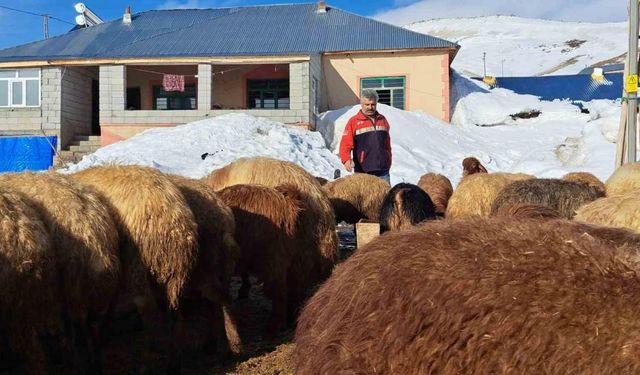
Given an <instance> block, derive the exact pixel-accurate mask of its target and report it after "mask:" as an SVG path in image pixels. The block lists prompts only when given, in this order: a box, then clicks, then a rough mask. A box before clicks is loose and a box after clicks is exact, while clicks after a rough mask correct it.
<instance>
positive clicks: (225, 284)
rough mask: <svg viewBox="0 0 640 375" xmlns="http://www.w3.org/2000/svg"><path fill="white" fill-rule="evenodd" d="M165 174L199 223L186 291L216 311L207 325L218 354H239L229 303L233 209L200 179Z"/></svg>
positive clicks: (236, 251)
mask: <svg viewBox="0 0 640 375" xmlns="http://www.w3.org/2000/svg"><path fill="white" fill-rule="evenodd" d="M167 176H168V177H169V179H170V180H171V182H173V183H174V184H175V185H176V186H177V187H178V189H179V190H180V192H181V193H182V195H183V197H184V198H185V200H186V202H187V204H188V206H189V208H191V211H192V212H193V215H194V218H195V220H196V223H197V226H198V247H199V252H198V260H197V262H196V265H195V268H194V270H193V271H192V274H191V278H190V280H189V283H188V287H187V288H188V291H187V292H188V293H189V294H191V295H199V296H200V297H204V298H205V299H206V300H207V301H208V302H210V303H212V304H213V310H215V311H214V315H213V316H212V317H210V318H211V319H212V322H211V324H210V326H211V327H210V328H211V329H213V330H214V332H215V334H216V339H217V340H218V345H220V346H221V347H220V349H221V354H223V352H224V351H225V350H226V349H227V348H228V349H230V351H231V352H232V353H234V354H239V353H240V351H241V350H242V342H241V339H240V336H239V335H238V332H237V327H236V323H235V319H234V317H233V316H232V314H231V309H230V306H229V304H230V297H229V284H230V282H231V276H232V275H233V272H234V270H235V267H236V264H237V262H238V259H239V257H240V248H239V246H238V244H237V243H236V240H235V234H236V223H235V219H234V216H233V212H232V211H231V208H229V207H228V206H227V205H226V204H225V203H224V202H223V201H222V200H221V199H220V198H219V197H218V195H217V194H216V193H215V192H214V191H213V189H212V188H210V187H209V186H207V185H206V184H204V183H203V182H202V181H199V180H194V179H189V178H185V177H181V176H175V175H167ZM225 322H226V324H225ZM223 330H225V332H223Z"/></svg>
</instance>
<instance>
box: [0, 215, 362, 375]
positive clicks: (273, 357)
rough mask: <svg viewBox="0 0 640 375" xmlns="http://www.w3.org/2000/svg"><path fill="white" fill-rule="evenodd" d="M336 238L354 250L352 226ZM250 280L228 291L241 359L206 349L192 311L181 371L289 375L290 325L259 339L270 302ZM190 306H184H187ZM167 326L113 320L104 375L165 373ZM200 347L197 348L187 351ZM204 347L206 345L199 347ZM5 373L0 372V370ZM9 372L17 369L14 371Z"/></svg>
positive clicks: (131, 318)
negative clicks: (246, 289)
mask: <svg viewBox="0 0 640 375" xmlns="http://www.w3.org/2000/svg"><path fill="white" fill-rule="evenodd" d="M337 232H338V237H339V239H340V253H341V260H344V259H345V258H346V257H347V256H348V255H350V254H351V253H352V252H353V251H354V250H355V236H354V233H353V225H339V226H338V227H337ZM252 281H253V287H252V289H251V293H250V295H249V298H248V299H246V300H238V299H237V298H235V297H236V296H237V291H238V289H239V287H240V284H241V282H240V279H239V278H234V280H233V282H232V285H231V289H232V296H233V297H234V301H233V305H232V309H233V311H234V313H235V316H236V317H237V322H238V329H239V331H240V335H241V337H242V341H243V345H244V354H243V355H242V356H241V357H240V358H232V359H226V360H222V359H220V358H219V355H216V353H215V348H207V347H206V345H204V338H205V337H207V336H208V334H209V332H208V331H207V328H208V327H207V324H205V323H204V321H203V320H202V319H201V318H200V317H199V315H198V314H192V315H190V317H189V319H188V320H187V321H186V323H185V328H186V332H187V335H188V336H187V337H188V339H187V342H188V344H187V347H185V348H182V352H183V356H182V372H183V373H184V374H236V375H249V374H251V375H276V374H293V368H292V363H291V356H292V353H293V350H294V347H295V345H294V344H293V343H292V338H293V335H294V329H293V328H290V329H289V330H288V331H285V332H282V333H281V334H280V335H279V336H277V337H276V338H274V339H271V340H267V339H265V338H264V337H263V335H262V332H264V329H265V326H266V324H267V319H268V317H269V312H270V310H271V302H270V301H269V300H268V299H267V298H265V296H264V293H263V291H262V285H261V284H258V283H256V280H252ZM185 310H188V307H185ZM168 332H169V327H168V325H167V324H162V323H161V322H158V324H157V325H156V326H155V327H154V329H153V330H149V329H145V330H142V329H141V323H140V320H139V318H138V316H137V314H135V313H133V312H131V313H130V314H123V315H122V316H119V318H118V320H116V321H114V322H112V324H111V327H110V330H109V341H108V342H107V343H106V344H105V345H104V346H103V358H104V362H103V372H104V373H105V374H108V375H109V374H163V373H166V365H167V358H166V355H167V352H166V345H165V344H166V342H167V336H168V334H167V333H168ZM192 346H193V348H199V349H198V350H195V349H191V347H192ZM203 347H204V349H202V348H203ZM2 373H6V372H3V371H1V370H0V374H2ZM9 373H12V374H13V373H21V371H19V370H17V369H15V368H14V369H13V371H11V372H9ZM59 373H61V374H70V373H73V371H72V369H69V368H65V367H64V366H63V365H60V369H59Z"/></svg>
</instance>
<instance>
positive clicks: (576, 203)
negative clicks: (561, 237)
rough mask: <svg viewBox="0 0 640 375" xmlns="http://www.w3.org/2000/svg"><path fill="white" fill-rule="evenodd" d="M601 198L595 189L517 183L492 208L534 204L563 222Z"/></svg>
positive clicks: (570, 184)
mask: <svg viewBox="0 0 640 375" xmlns="http://www.w3.org/2000/svg"><path fill="white" fill-rule="evenodd" d="M598 197H600V193H599V192H598V190H597V189H596V188H595V187H592V186H589V185H586V184H582V183H577V182H570V181H563V180H558V179H542V178H541V179H533V180H525V181H517V182H514V183H512V184H510V185H509V186H507V187H505V188H504V189H502V191H500V193H499V194H498V196H497V198H496V200H495V202H493V205H492V206H491V212H492V213H494V212H497V211H498V210H500V209H501V208H502V207H504V206H510V205H513V204H517V203H524V204H536V205H541V206H545V207H549V208H551V209H554V210H556V211H557V212H559V213H560V215H562V217H564V218H566V219H571V218H573V217H574V216H575V214H576V210H577V209H578V208H580V207H581V206H582V205H584V204H586V203H589V202H592V201H594V200H596V199H598Z"/></svg>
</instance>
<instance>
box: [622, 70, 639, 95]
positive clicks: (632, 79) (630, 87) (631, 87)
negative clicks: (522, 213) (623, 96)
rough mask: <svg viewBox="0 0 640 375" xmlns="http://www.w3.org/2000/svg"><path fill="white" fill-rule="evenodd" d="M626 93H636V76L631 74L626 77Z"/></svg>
mask: <svg viewBox="0 0 640 375" xmlns="http://www.w3.org/2000/svg"><path fill="white" fill-rule="evenodd" d="M625 91H626V92H638V75H637V74H633V75H630V76H628V77H627V85H626V90H625Z"/></svg>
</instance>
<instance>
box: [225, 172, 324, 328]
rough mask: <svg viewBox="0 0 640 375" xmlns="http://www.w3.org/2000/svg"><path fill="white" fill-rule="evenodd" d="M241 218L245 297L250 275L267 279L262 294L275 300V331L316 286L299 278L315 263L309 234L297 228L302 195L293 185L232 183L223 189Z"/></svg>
mask: <svg viewBox="0 0 640 375" xmlns="http://www.w3.org/2000/svg"><path fill="white" fill-rule="evenodd" d="M219 195H220V198H221V199H222V200H223V201H224V202H225V203H226V204H227V205H229V206H230V207H231V208H232V210H233V213H234V216H235V218H236V222H237V231H236V238H237V239H238V243H239V244H240V248H241V249H242V250H241V254H242V255H241V258H240V263H239V264H238V273H239V274H240V275H241V276H242V281H243V284H242V287H241V288H240V291H239V296H240V297H241V298H246V297H247V296H248V294H249V289H250V288H251V284H250V282H249V274H250V273H251V274H254V275H256V276H257V277H258V278H259V279H260V280H262V281H263V282H264V292H265V294H266V295H267V297H269V298H270V299H271V301H272V312H271V317H270V320H269V324H268V326H267V334H269V335H273V334H275V333H276V332H278V331H279V330H280V329H281V328H283V327H284V326H285V325H286V322H287V315H289V316H290V317H291V316H293V315H294V314H295V312H297V308H298V306H297V304H298V303H300V302H301V300H302V298H303V296H304V295H303V293H304V291H305V290H306V289H307V288H309V287H311V286H312V285H304V284H303V285H301V284H299V280H302V281H304V280H305V278H304V277H302V275H304V274H305V273H306V272H309V270H310V269H312V267H313V263H312V262H310V261H309V260H311V259H313V254H307V252H308V249H306V248H304V247H302V246H301V245H300V244H301V243H304V241H301V239H303V237H304V236H309V235H311V233H309V232H306V233H305V232H303V231H300V230H299V227H298V221H299V218H300V213H301V212H302V210H303V202H302V199H303V198H302V196H301V194H300V193H299V191H298V189H297V188H296V187H295V186H293V185H282V186H279V187H276V188H271V187H266V186H260V185H243V184H241V185H233V186H229V187H226V188H224V189H222V190H221V191H220V192H219Z"/></svg>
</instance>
